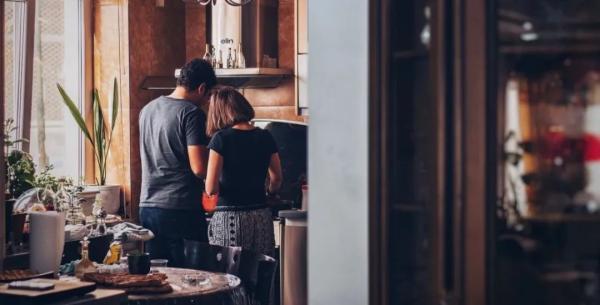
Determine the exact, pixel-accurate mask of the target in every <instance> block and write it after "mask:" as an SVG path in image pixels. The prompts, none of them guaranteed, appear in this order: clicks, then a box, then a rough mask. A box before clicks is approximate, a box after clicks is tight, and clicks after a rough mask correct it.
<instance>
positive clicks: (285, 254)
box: [279, 210, 308, 305]
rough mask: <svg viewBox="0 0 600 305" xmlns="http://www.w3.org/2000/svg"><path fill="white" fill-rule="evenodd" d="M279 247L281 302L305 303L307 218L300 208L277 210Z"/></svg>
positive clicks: (291, 304)
mask: <svg viewBox="0 0 600 305" xmlns="http://www.w3.org/2000/svg"><path fill="white" fill-rule="evenodd" d="M279 217H280V218H281V220H282V222H283V225H282V226H280V230H281V233H280V236H281V238H282V239H281V247H280V248H279V249H280V251H281V252H280V255H279V256H280V264H281V304H282V305H306V304H307V303H308V302H307V301H308V299H307V288H308V283H307V274H306V268H307V253H306V246H307V235H308V231H307V219H308V212H307V211H301V210H284V211H279Z"/></svg>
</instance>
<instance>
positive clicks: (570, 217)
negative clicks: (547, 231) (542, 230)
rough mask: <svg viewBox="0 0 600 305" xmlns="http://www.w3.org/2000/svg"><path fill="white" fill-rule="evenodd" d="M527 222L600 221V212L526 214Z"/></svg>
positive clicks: (524, 218)
mask: <svg viewBox="0 0 600 305" xmlns="http://www.w3.org/2000/svg"><path fill="white" fill-rule="evenodd" d="M523 220H524V221H526V222H535V223H568V222H592V223H596V222H597V223H600V214H575V213H573V214H568V213H544V214H538V215H531V216H524V217H523Z"/></svg>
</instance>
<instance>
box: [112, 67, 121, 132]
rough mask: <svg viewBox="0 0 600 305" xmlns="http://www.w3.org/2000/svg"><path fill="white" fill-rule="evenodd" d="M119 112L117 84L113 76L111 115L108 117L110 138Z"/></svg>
mask: <svg viewBox="0 0 600 305" xmlns="http://www.w3.org/2000/svg"><path fill="white" fill-rule="evenodd" d="M118 114H119V87H118V84H117V78H116V77H115V81H114V85H113V102H112V117H111V119H110V121H111V122H110V134H111V136H110V137H111V139H112V132H113V131H114V130H115V125H116V123H117V115H118Z"/></svg>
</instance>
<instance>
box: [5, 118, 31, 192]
mask: <svg viewBox="0 0 600 305" xmlns="http://www.w3.org/2000/svg"><path fill="white" fill-rule="evenodd" d="M16 129H17V128H16V127H15V121H14V120H13V119H7V120H6V121H5V122H4V155H5V156H6V157H5V160H4V162H5V165H6V186H7V188H6V193H7V194H6V195H7V199H16V198H18V197H19V196H21V194H23V193H24V192H25V191H27V190H29V189H31V188H33V184H32V181H33V178H34V176H35V164H34V163H33V158H32V157H31V155H30V154H28V153H26V152H24V151H22V150H19V149H17V148H16V147H15V145H16V144H18V143H23V142H27V140H26V139H19V138H14V139H13V133H14V131H15V130H16Z"/></svg>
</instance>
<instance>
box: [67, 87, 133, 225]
mask: <svg viewBox="0 0 600 305" xmlns="http://www.w3.org/2000/svg"><path fill="white" fill-rule="evenodd" d="M57 87H58V91H59V92H60V95H61V96H62V99H63V102H64V103H65V105H66V106H67V108H68V109H69V112H70V113H71V115H72V116H73V119H74V120H75V122H76V123H77V126H79V129H80V130H81V132H82V133H83V135H84V136H85V138H86V139H87V140H88V142H89V143H90V145H91V146H92V149H93V150H94V159H95V160H96V165H97V168H98V175H97V177H96V184H97V185H95V186H89V189H91V190H97V191H99V192H100V193H99V195H98V196H99V200H100V201H101V202H102V207H104V209H105V210H106V211H107V212H108V213H111V214H115V213H117V212H118V210H119V207H120V194H121V187H120V186H119V185H107V184H106V165H107V163H106V161H107V159H108V154H109V151H110V146H111V143H112V137H113V132H114V130H115V123H116V121H117V115H118V113H119V92H118V85H117V79H116V78H115V79H114V82H113V100H112V111H111V114H110V127H108V126H107V122H106V121H105V119H104V114H103V113H102V107H101V105H100V97H99V95H98V89H94V94H93V99H92V112H93V121H92V124H91V126H92V128H91V129H89V130H88V127H87V125H86V124H85V120H84V119H83V116H82V115H81V113H80V112H79V109H78V108H77V105H76V104H75V103H74V102H73V100H72V99H71V98H70V97H69V95H68V94H67V93H66V92H65V90H64V89H63V87H62V86H61V85H60V84H57Z"/></svg>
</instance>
